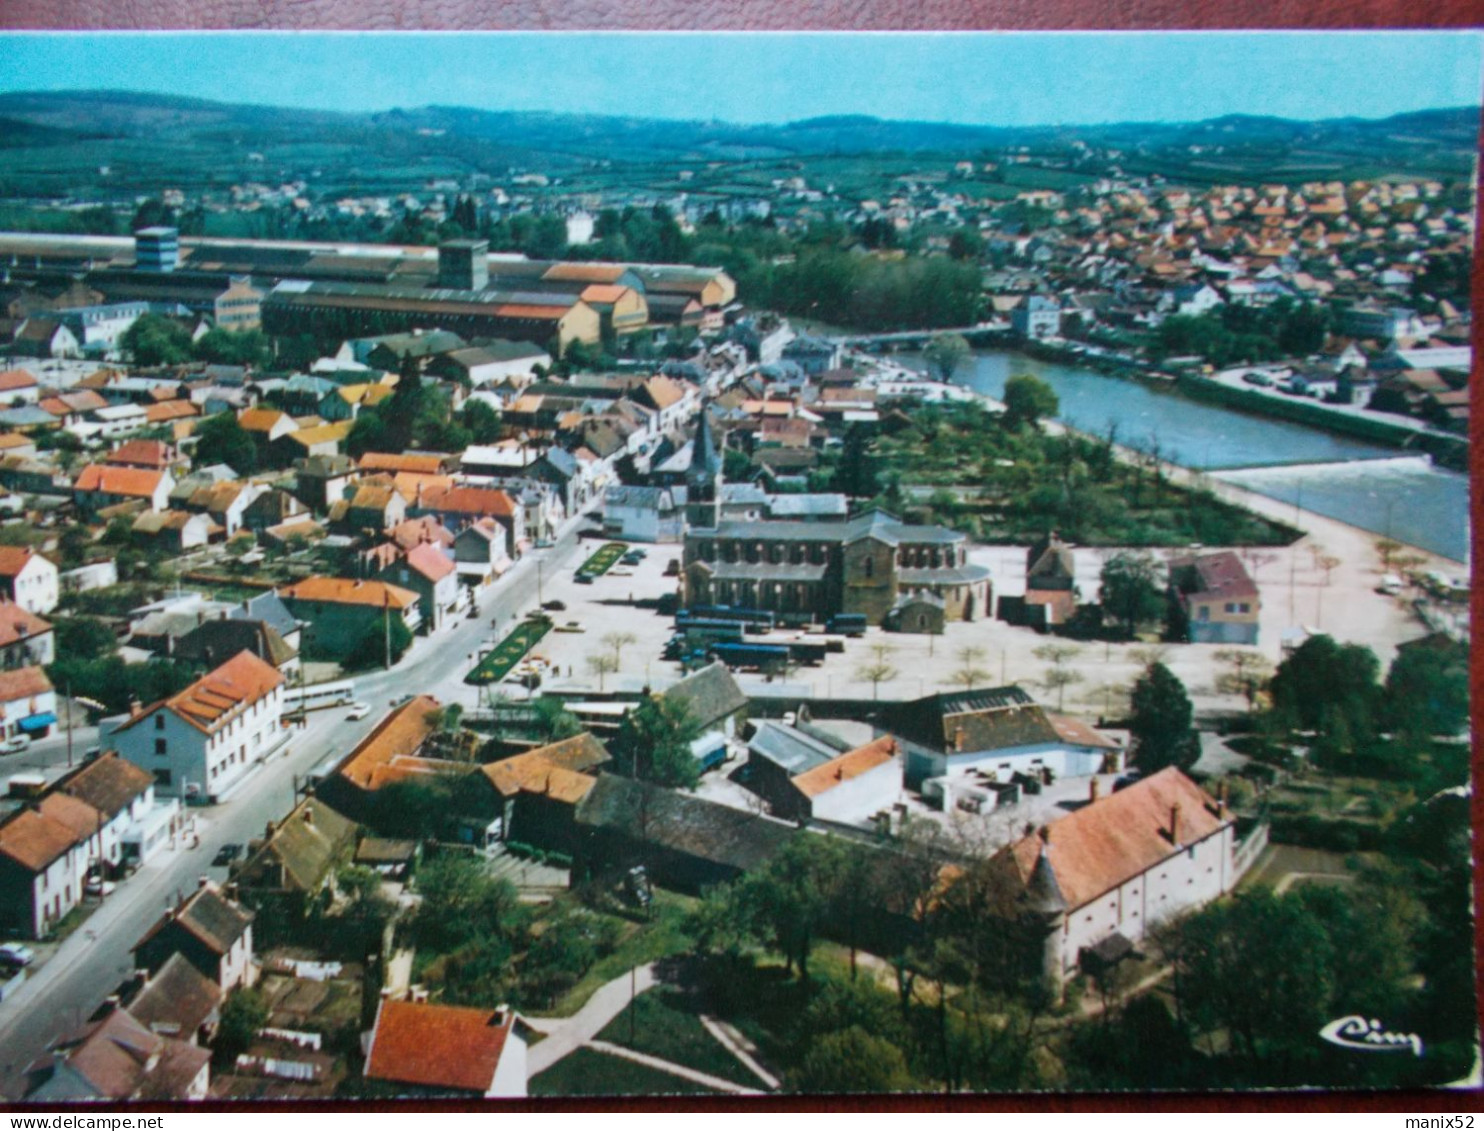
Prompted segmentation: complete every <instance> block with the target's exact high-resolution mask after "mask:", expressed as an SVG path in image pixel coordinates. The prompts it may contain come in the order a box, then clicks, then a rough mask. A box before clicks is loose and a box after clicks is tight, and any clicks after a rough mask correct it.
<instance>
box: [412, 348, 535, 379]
mask: <svg viewBox="0 0 1484 1131" xmlns="http://www.w3.org/2000/svg"><path fill="white" fill-rule="evenodd" d="M538 366H539V367H540V368H541V369H543V370H547V369H550V368H551V354H549V353H547V352H546V350H544V349H541V348H540V347H539V346H533V345H531V343H530V342H506V341H500V340H496V341H492V342H488V343H486V344H485V345H482V346H471V347H469V348H468V349H460V350H452V351H450V352H449V353H445V354H442V355H441V356H439V357H437V358H435V359H434V360H432V361H430V362H429V363H428V372H429V373H434V374H436V375H438V376H440V377H444V378H447V379H448V380H451V381H457V382H459V383H460V384H467V385H469V386H470V387H471V388H475V389H479V388H483V387H486V386H489V385H497V384H499V383H500V382H501V381H506V380H513V379H517V378H521V377H529V376H531V375H532V374H533V373H534V371H535V369H536V368H537V367H538Z"/></svg>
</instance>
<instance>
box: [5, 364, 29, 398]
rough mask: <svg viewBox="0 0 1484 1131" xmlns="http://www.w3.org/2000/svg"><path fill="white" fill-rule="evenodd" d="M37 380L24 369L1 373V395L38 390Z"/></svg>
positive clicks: (8, 370)
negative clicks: (20, 390) (23, 390)
mask: <svg viewBox="0 0 1484 1131" xmlns="http://www.w3.org/2000/svg"><path fill="white" fill-rule="evenodd" d="M36 384H37V382H36V378H35V377H34V376H32V375H31V374H30V373H27V372H26V371H25V370H24V369H7V370H6V371H5V372H4V373H0V393H13V392H15V391H16V390H17V389H34V388H36Z"/></svg>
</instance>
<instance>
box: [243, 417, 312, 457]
mask: <svg viewBox="0 0 1484 1131" xmlns="http://www.w3.org/2000/svg"><path fill="white" fill-rule="evenodd" d="M237 423H238V424H240V425H241V426H242V430H243V431H244V432H246V433H247V434H248V435H249V436H251V437H252V438H253V441H254V442H255V443H256V444H257V445H258V452H259V454H261V455H267V454H268V451H269V446H270V445H271V444H272V443H273V442H274V441H275V440H280V439H282V438H283V437H285V436H287V435H288V434H289V433H290V432H296V431H298V428H299V426H298V424H296V423H295V422H294V418H293V417H292V416H290V415H289V414H288V413H286V412H280V411H279V410H278V409H276V408H250V409H247V410H246V411H245V412H243V413H242V414H241V415H240V416H238V417H237Z"/></svg>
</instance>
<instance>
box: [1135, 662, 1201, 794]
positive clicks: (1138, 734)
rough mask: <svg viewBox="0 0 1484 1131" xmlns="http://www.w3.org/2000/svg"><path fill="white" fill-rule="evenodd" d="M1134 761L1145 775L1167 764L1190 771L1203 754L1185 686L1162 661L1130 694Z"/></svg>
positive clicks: (1152, 667) (1142, 677)
mask: <svg viewBox="0 0 1484 1131" xmlns="http://www.w3.org/2000/svg"><path fill="white" fill-rule="evenodd" d="M1130 700H1131V706H1132V712H1133V713H1132V717H1131V718H1130V720H1129V727H1128V729H1129V734H1130V737H1131V738H1132V739H1133V757H1134V762H1135V763H1136V764H1137V765H1138V767H1139V769H1141V770H1143V771H1144V773H1146V774H1152V773H1154V772H1155V771H1156V770H1162V769H1164V768H1165V767H1166V766H1178V767H1179V768H1180V769H1182V770H1188V769H1189V768H1190V767H1191V766H1193V765H1195V763H1196V762H1197V760H1199V758H1200V756H1201V746H1200V739H1199V737H1198V736H1197V735H1196V733H1195V729H1194V728H1193V727H1192V725H1191V724H1192V721H1193V719H1194V717H1195V710H1194V708H1193V707H1192V706H1191V703H1190V696H1188V695H1187V694H1186V693H1185V685H1184V684H1183V683H1181V682H1180V680H1179V679H1178V678H1177V677H1176V676H1175V673H1174V672H1172V671H1170V669H1169V668H1167V667H1165V666H1164V665H1163V664H1151V665H1150V666H1149V667H1148V668H1147V669H1145V671H1144V674H1143V675H1142V676H1140V677H1139V680H1138V682H1137V683H1135V684H1134V690H1133V694H1132V695H1131V696H1130Z"/></svg>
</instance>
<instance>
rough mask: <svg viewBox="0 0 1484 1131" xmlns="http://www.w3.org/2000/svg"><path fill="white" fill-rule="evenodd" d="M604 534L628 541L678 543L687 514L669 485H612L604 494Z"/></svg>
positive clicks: (682, 533) (683, 531) (683, 529)
mask: <svg viewBox="0 0 1484 1131" xmlns="http://www.w3.org/2000/svg"><path fill="white" fill-rule="evenodd" d="M603 533H604V534H605V535H606V536H608V537H609V538H621V539H623V540H624V541H625V542H678V541H680V539H681V538H682V537H683V535H684V533H685V521H684V514H683V512H682V511H681V509H680V508H679V507H677V506H676V505H675V497H674V494H673V493H672V491H671V490H670V488H668V487H626V486H621V485H620V486H615V487H609V488H608V490H607V491H606V492H605V493H604V495H603Z"/></svg>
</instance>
